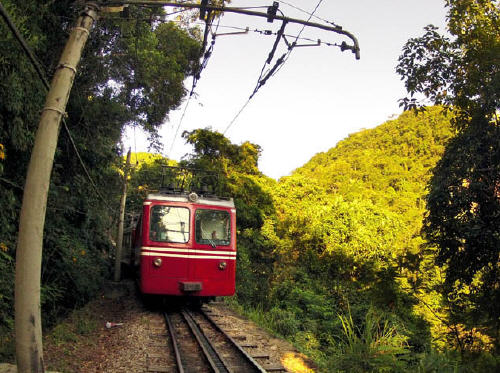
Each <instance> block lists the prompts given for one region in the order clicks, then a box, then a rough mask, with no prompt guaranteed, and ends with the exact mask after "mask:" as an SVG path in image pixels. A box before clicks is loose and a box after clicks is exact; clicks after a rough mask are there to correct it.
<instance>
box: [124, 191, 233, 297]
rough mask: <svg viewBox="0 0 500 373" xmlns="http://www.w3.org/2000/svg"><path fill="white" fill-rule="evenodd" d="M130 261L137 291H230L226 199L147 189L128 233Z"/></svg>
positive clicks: (203, 294) (203, 293) (214, 293)
mask: <svg viewBox="0 0 500 373" xmlns="http://www.w3.org/2000/svg"><path fill="white" fill-rule="evenodd" d="M134 236H135V237H134V245H133V247H134V249H133V250H132V251H133V253H132V260H133V262H132V263H134V265H135V266H136V268H137V269H138V270H139V288H140V291H141V292H142V293H143V294H161V295H174V296H190V297H202V298H204V297H207V298H209V297H215V296H230V295H233V294H234V291H235V269H236V209H235V206H234V202H233V199H232V198H221V197H215V196H210V195H208V196H207V195H201V194H200V195H198V194H197V193H195V192H191V193H188V192H172V191H168V190H167V191H164V192H159V193H155V194H150V195H148V197H147V198H146V200H145V201H144V203H143V210H142V216H141V218H140V220H139V222H138V225H137V229H136V232H135V235H134Z"/></svg>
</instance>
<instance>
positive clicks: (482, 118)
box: [397, 0, 500, 352]
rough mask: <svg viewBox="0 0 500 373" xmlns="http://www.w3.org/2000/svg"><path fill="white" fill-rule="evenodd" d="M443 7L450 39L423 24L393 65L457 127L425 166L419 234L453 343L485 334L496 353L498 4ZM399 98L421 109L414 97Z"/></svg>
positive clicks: (462, 2)
mask: <svg viewBox="0 0 500 373" xmlns="http://www.w3.org/2000/svg"><path fill="white" fill-rule="evenodd" d="M446 5H447V7H448V32H449V34H450V35H451V36H452V39H451V40H450V39H449V38H447V37H444V36H442V35H440V34H439V33H438V32H437V29H436V28H435V27H433V26H428V27H427V28H426V33H425V34H424V35H423V36H422V37H419V38H415V39H410V40H409V41H408V42H407V44H406V45H405V47H404V49H403V54H402V55H401V57H400V58H399V65H398V68H397V71H398V73H399V74H400V75H401V76H402V78H403V79H404V80H405V84H406V87H407V90H408V93H409V94H410V96H413V95H415V94H417V95H419V94H420V95H423V96H424V97H425V98H426V99H427V102H430V103H432V104H444V105H446V106H447V107H448V109H450V110H452V111H453V112H454V114H455V116H454V118H453V124H454V125H455V127H456V128H457V129H458V130H459V132H458V135H457V136H456V137H455V138H454V140H453V141H451V142H450V143H449V144H448V146H447V148H446V151H445V153H444V155H443V159H442V160H441V161H440V162H439V163H438V164H437V166H436V168H435V169H434V171H433V177H432V179H431V180H430V184H429V189H430V193H429V197H428V200H427V206H428V210H429V214H428V215H427V216H426V219H425V234H426V236H427V238H428V240H429V242H430V243H431V244H432V245H435V246H437V247H438V250H437V252H436V253H435V256H436V263H437V264H438V265H439V266H441V268H442V269H443V270H444V273H445V275H446V279H445V281H444V283H442V284H441V286H440V287H439V288H436V290H437V291H439V292H440V293H441V294H443V295H444V297H445V299H446V305H447V307H448V308H449V311H448V317H449V319H450V324H454V325H459V324H460V328H458V329H457V327H455V328H454V329H455V332H454V333H455V336H456V338H455V339H456V341H455V343H456V345H457V347H459V348H460V349H461V350H462V352H464V350H469V349H472V350H475V349H476V347H474V346H475V345H477V343H479V342H481V341H482V340H484V339H488V338H485V334H486V335H487V336H489V338H490V341H489V342H490V343H487V342H486V343H485V344H486V345H488V344H490V348H491V342H493V344H494V345H495V348H496V351H497V352H498V351H499V350H500V342H499V341H500V334H499V333H500V307H499V306H498V304H499V299H500V298H499V282H498V279H499V269H498V262H499V260H500V256H499V255H500V254H499V253H500V251H499V250H498V248H499V247H500V243H499V237H500V229H499V227H500V225H499V221H498V219H499V216H500V197H499V193H498V188H499V185H500V169H499V167H498V165H499V160H500V143H499V141H498V138H499V137H498V135H499V128H500V123H499V118H498V113H499V110H500V97H499V92H500V74H499V62H500V58H499V56H500V39H499V38H498V35H499V34H500V23H499V22H500V8H499V7H498V1H494V0H448V1H446ZM403 104H404V105H405V107H407V108H422V107H421V105H422V103H421V102H418V100H416V99H415V98H406V99H404V100H403ZM476 327H478V328H479V329H480V332H478V331H477V330H475V328H476ZM452 329H453V328H452ZM459 329H460V330H459ZM483 342H484V341H483ZM481 343H482V342H481ZM483 348H487V347H483Z"/></svg>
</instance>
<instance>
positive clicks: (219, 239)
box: [195, 209, 231, 247]
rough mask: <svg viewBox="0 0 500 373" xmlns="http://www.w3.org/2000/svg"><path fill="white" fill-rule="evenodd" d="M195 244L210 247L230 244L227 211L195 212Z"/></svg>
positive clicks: (229, 225)
mask: <svg viewBox="0 0 500 373" xmlns="http://www.w3.org/2000/svg"><path fill="white" fill-rule="evenodd" d="M195 220H196V223H195V224H196V242H198V243H201V244H207V245H212V246H214V247H215V246H218V245H223V246H227V245H229V244H230V243H231V224H230V223H231V218H230V216H229V213H228V212H227V211H221V210H204V209H198V210H196V219H195Z"/></svg>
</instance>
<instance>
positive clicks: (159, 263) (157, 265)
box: [153, 258, 162, 267]
mask: <svg viewBox="0 0 500 373" xmlns="http://www.w3.org/2000/svg"><path fill="white" fill-rule="evenodd" d="M153 264H154V266H155V267H161V264H162V260H161V258H155V260H153Z"/></svg>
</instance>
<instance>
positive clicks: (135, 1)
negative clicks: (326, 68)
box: [103, 0, 360, 60]
mask: <svg viewBox="0 0 500 373" xmlns="http://www.w3.org/2000/svg"><path fill="white" fill-rule="evenodd" d="M103 5H105V6H123V5H148V6H171V7H178V8H188V9H200V8H201V7H202V5H200V4H189V3H184V4H178V3H172V2H168V1H161V0H158V1H155V0H149V1H147V0H123V1H120V0H109V1H104V2H103ZM203 9H205V10H209V11H215V12H227V13H237V14H244V15H248V16H255V17H261V18H266V19H268V18H269V15H268V14H267V13H262V12H255V11H253V10H247V9H242V8H234V7H224V6H214V5H206V6H203ZM275 19H277V20H281V21H287V22H290V23H297V24H300V25H304V26H311V27H316V28H319V29H322V30H326V31H332V32H335V33H337V34H342V35H345V36H347V37H348V38H350V39H351V40H352V42H353V43H354V46H351V45H344V44H343V45H342V46H341V50H345V49H349V50H351V51H352V52H353V53H354V54H355V56H356V59H357V60H359V59H360V49H359V43H358V39H356V37H355V36H354V35H353V34H351V33H350V32H349V31H345V30H343V29H342V27H341V26H327V25H323V24H321V23H316V22H310V21H304V20H302V19H297V18H289V17H285V16H280V15H275V16H272V20H275Z"/></svg>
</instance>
